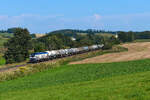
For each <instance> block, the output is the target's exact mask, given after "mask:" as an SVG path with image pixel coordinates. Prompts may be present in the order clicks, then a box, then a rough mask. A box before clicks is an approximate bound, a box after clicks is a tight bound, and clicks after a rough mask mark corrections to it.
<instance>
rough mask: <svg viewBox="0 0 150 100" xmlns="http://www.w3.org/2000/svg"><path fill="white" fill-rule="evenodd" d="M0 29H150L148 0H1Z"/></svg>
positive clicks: (39, 30) (31, 30) (42, 31)
mask: <svg viewBox="0 0 150 100" xmlns="http://www.w3.org/2000/svg"><path fill="white" fill-rule="evenodd" d="M0 4H1V6H0V29H7V28H10V27H24V28H28V29H29V31H30V32H32V33H45V32H50V31H53V30H57V29H68V28H69V29H89V28H92V29H103V30H112V31H116V30H124V31H129V30H133V31H144V30H150V6H149V4H150V1H149V0H2V1H1V2H0Z"/></svg>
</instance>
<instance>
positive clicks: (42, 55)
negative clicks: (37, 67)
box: [30, 44, 104, 63]
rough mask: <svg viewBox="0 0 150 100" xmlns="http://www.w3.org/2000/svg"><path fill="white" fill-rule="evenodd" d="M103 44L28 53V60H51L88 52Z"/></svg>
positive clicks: (101, 46)
mask: <svg viewBox="0 0 150 100" xmlns="http://www.w3.org/2000/svg"><path fill="white" fill-rule="evenodd" d="M103 46H104V44H101V45H92V46H84V47H79V48H70V49H60V50H52V51H46V52H39V53H33V54H31V55H30V62H31V63H35V62H42V61H48V60H53V59H56V58H62V57H67V56H72V55H76V54H81V53H85V52H89V51H94V50H98V49H101V48H103Z"/></svg>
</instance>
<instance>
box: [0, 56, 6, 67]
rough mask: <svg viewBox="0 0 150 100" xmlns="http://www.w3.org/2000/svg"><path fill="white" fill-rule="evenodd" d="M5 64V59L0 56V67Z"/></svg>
mask: <svg viewBox="0 0 150 100" xmlns="http://www.w3.org/2000/svg"><path fill="white" fill-rule="evenodd" d="M5 63H6V61H5V59H4V58H3V57H2V56H0V66H1V65H5Z"/></svg>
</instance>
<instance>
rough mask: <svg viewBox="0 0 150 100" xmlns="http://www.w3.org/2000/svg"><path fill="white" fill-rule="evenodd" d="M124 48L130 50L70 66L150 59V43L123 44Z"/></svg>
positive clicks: (89, 59)
mask: <svg viewBox="0 0 150 100" xmlns="http://www.w3.org/2000/svg"><path fill="white" fill-rule="evenodd" d="M122 46H123V47H126V48H128V51H127V52H121V53H110V54H104V55H101V56H97V57H93V58H88V59H85V60H82V61H77V62H71V63H70V64H85V63H107V62H120V61H130V60H138V59H145V58H150V42H141V43H129V44H123V45H122Z"/></svg>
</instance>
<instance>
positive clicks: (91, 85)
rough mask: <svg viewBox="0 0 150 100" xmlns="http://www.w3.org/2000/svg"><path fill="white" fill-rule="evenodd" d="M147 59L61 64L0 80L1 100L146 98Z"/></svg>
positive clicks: (149, 73) (149, 74) (149, 69)
mask: <svg viewBox="0 0 150 100" xmlns="http://www.w3.org/2000/svg"><path fill="white" fill-rule="evenodd" d="M149 78H150V59H145V60H138V61H129V62H117V63H105V64H83V65H82V64H79V65H62V66H60V67H56V68H51V69H49V70H47V71H42V72H38V73H36V74H33V75H30V76H25V77H22V78H18V79H15V80H11V81H5V82H1V83H0V100H20V99H21V100H149V99H150V96H149V93H150V88H149V85H150V79H149Z"/></svg>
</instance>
